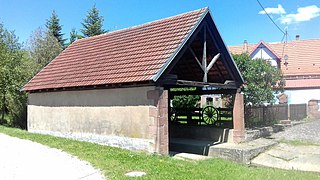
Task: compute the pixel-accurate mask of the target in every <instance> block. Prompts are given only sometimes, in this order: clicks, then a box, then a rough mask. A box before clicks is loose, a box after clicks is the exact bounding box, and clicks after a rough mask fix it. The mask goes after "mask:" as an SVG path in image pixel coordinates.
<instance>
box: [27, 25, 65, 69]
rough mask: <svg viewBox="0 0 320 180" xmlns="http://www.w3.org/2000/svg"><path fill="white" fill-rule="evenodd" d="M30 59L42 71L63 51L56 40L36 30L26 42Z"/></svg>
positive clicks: (40, 30) (48, 34) (49, 34)
mask: <svg viewBox="0 0 320 180" xmlns="http://www.w3.org/2000/svg"><path fill="white" fill-rule="evenodd" d="M28 45H29V52H30V55H31V58H32V59H33V60H34V61H35V62H36V63H37V64H38V65H39V67H38V69H39V70H40V69H42V68H43V67H44V66H46V65H47V64H49V63H50V62H51V61H52V60H53V59H54V58H55V57H57V56H58V55H59V54H60V53H61V51H62V50H63V49H62V47H61V44H60V43H59V42H58V40H57V39H56V38H55V37H54V36H53V35H52V34H51V33H49V32H46V31H43V30H42V29H41V28H39V29H37V30H36V31H34V32H33V34H32V35H31V38H30V39H29V42H28Z"/></svg>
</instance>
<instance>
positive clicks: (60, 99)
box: [28, 86, 161, 152]
mask: <svg viewBox="0 0 320 180" xmlns="http://www.w3.org/2000/svg"><path fill="white" fill-rule="evenodd" d="M154 92H160V90H159V89H158V88H156V87H153V86H149V87H136V88H118V89H101V90H84V91H61V92H44V93H32V94H29V103H28V104H29V105H28V130H29V131H32V132H39V133H46V134H52V135H57V136H63V137H70V138H74V139H80V140H89V141H93V142H97V143H102V144H107V145H112V146H118V147H123V148H127V149H133V150H142V151H147V152H156V151H159V150H157V148H156V143H157V142H158V141H159V140H158V139H157V136H158V134H157V131H158V130H157V128H155V127H157V124H158V119H157V117H158V114H159V112H158V108H157V105H158V99H159V96H160V95H161V93H154ZM149 94H155V95H154V96H157V97H154V96H153V97H151V98H150V97H149V96H150V95H149Z"/></svg>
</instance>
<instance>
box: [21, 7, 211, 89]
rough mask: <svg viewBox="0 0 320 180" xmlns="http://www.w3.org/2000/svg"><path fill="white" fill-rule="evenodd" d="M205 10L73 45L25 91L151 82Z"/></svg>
mask: <svg viewBox="0 0 320 180" xmlns="http://www.w3.org/2000/svg"><path fill="white" fill-rule="evenodd" d="M206 12H207V8H203V9H200V10H196V11H192V12H188V13H184V14H180V15H177V16H173V17H169V18H166V19H161V20H158V21H154V22H151V23H147V24H143V25H140V26H135V27H132V28H127V29H123V30H119V31H114V32H110V33H106V34H102V35H98V36H94V37H91V38H86V39H81V40H77V41H75V42H74V43H73V44H72V45H70V46H69V47H68V48H67V49H65V50H64V51H63V52H62V53H61V54H60V55H59V56H58V57H57V58H55V59H54V60H53V61H52V62H51V63H50V64H49V65H47V66H46V67H45V68H44V69H43V70H41V71H40V72H39V73H38V74H37V75H36V76H35V77H34V78H33V79H32V80H31V81H30V82H29V83H28V84H26V85H25V86H24V88H23V90H24V91H32V90H41V89H54V88H65V87H82V86H94V85H106V84H114V83H127V82H141V81H150V80H152V77H153V76H154V75H156V73H157V72H158V71H159V70H160V69H161V68H162V66H163V65H164V64H165V63H166V62H167V61H168V60H169V59H170V58H171V57H172V56H173V54H174V53H175V51H177V49H178V47H179V46H180V45H181V44H182V42H183V41H184V40H185V39H186V37H187V36H188V35H189V34H190V33H191V32H192V30H193V29H194V28H195V26H196V25H197V23H198V22H199V21H200V19H201V17H202V16H203V15H204V14H205V13H206Z"/></svg>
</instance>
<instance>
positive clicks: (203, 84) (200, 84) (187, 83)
mask: <svg viewBox="0 0 320 180" xmlns="http://www.w3.org/2000/svg"><path fill="white" fill-rule="evenodd" d="M177 85H183V86H193V87H213V88H222V89H237V87H235V86H234V85H229V84H222V83H208V82H197V81H186V80H177Z"/></svg>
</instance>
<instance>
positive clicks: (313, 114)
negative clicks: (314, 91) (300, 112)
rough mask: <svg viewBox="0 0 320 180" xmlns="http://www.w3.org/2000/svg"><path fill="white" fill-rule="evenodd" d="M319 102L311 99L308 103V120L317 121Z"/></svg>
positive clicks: (319, 114)
mask: <svg viewBox="0 0 320 180" xmlns="http://www.w3.org/2000/svg"><path fill="white" fill-rule="evenodd" d="M318 103H319V100H315V99H311V100H310V101H309V102H308V113H307V115H308V117H309V118H310V119H319V118H320V111H319V104H318Z"/></svg>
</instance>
